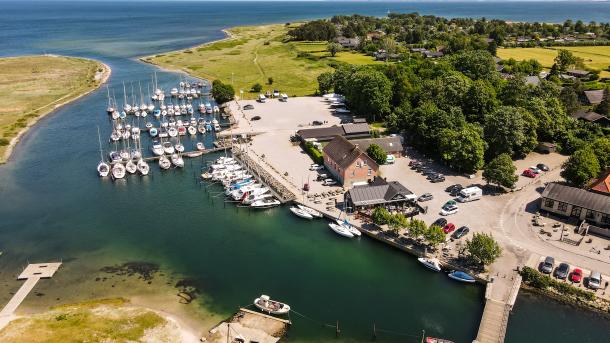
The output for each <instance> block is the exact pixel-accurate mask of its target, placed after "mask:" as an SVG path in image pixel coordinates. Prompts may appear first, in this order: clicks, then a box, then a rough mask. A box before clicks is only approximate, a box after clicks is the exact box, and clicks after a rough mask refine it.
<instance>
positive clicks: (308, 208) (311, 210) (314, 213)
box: [297, 204, 322, 218]
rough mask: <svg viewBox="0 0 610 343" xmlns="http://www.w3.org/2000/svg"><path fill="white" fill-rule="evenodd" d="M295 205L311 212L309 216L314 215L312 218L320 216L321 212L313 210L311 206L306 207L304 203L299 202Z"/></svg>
mask: <svg viewBox="0 0 610 343" xmlns="http://www.w3.org/2000/svg"><path fill="white" fill-rule="evenodd" d="M297 207H298V208H300V209H301V210H303V211H305V212H307V213H309V214H311V216H312V217H314V218H322V213H320V212H319V211H316V210H314V209H313V208H311V207H307V206H305V205H300V204H298V205H297Z"/></svg>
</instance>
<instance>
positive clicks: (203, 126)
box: [197, 124, 205, 134]
mask: <svg viewBox="0 0 610 343" xmlns="http://www.w3.org/2000/svg"><path fill="white" fill-rule="evenodd" d="M197 131H199V133H201V134H204V133H205V125H202V124H199V125H197Z"/></svg>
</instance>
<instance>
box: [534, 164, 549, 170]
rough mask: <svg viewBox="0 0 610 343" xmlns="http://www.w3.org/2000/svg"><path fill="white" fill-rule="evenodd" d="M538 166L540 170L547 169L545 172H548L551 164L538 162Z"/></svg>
mask: <svg viewBox="0 0 610 343" xmlns="http://www.w3.org/2000/svg"><path fill="white" fill-rule="evenodd" d="M536 168H538V169H540V170H542V171H545V172H546V171H549V166H547V165H546V164H544V163H538V164H537V165H536Z"/></svg>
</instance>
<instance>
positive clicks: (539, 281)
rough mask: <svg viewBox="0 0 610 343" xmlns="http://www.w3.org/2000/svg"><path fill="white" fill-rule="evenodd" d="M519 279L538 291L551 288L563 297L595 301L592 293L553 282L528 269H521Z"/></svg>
mask: <svg viewBox="0 0 610 343" xmlns="http://www.w3.org/2000/svg"><path fill="white" fill-rule="evenodd" d="M521 277H522V278H523V282H525V283H526V284H528V285H530V286H532V287H535V288H538V289H542V290H546V289H547V288H549V287H551V288H553V289H555V290H556V291H557V292H559V293H560V294H563V295H568V296H575V297H577V298H583V299H585V300H589V301H591V300H593V299H595V294H594V293H592V292H588V291H585V290H584V289H580V288H577V287H574V286H572V285H570V284H568V283H565V282H561V281H558V280H555V279H553V278H552V277H550V276H548V275H544V274H542V273H540V272H538V271H537V270H535V269H533V268H530V267H523V269H522V270H521Z"/></svg>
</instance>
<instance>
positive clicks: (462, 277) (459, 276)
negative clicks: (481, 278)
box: [448, 270, 477, 283]
mask: <svg viewBox="0 0 610 343" xmlns="http://www.w3.org/2000/svg"><path fill="white" fill-rule="evenodd" d="M448 276H449V277H450V278H452V279H454V280H457V281H460V282H466V283H474V282H476V281H477V280H476V279H475V278H474V276H472V275H470V274H468V273H465V272H462V271H459V270H453V271H451V273H449V274H448Z"/></svg>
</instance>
